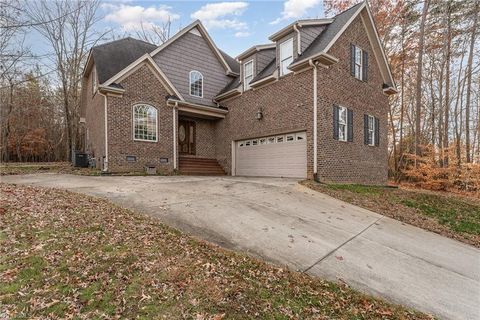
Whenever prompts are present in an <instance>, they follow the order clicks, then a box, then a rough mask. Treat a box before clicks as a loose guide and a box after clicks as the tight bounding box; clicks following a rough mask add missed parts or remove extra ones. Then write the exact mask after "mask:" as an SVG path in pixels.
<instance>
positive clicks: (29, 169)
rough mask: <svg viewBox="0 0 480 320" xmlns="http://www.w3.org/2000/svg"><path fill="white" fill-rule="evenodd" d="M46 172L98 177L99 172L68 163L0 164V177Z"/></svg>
mask: <svg viewBox="0 0 480 320" xmlns="http://www.w3.org/2000/svg"><path fill="white" fill-rule="evenodd" d="M48 172H55V173H72V174H81V175H100V171H99V170H96V169H91V168H76V167H73V166H72V164H71V163H70V162H43V163H42V162H40V163H39V162H12V163H2V164H0V176H4V175H17V174H32V173H48Z"/></svg>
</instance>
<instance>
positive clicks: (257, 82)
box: [250, 74, 277, 88]
mask: <svg viewBox="0 0 480 320" xmlns="http://www.w3.org/2000/svg"><path fill="white" fill-rule="evenodd" d="M276 79H277V77H276V76H275V74H272V75H269V76H268V77H265V78H263V79H260V80H257V81H255V82H250V87H252V88H255V87H258V86H259V85H260V84H262V83H264V82H268V81H272V80H276Z"/></svg>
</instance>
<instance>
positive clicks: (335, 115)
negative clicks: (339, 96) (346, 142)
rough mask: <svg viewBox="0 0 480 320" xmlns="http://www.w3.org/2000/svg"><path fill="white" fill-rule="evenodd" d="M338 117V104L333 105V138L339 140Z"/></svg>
mask: <svg viewBox="0 0 480 320" xmlns="http://www.w3.org/2000/svg"><path fill="white" fill-rule="evenodd" d="M338 118H339V108H338V106H337V105H333V139H335V140H338Z"/></svg>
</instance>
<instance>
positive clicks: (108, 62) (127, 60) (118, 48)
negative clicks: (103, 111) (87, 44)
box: [92, 37, 157, 83]
mask: <svg viewBox="0 0 480 320" xmlns="http://www.w3.org/2000/svg"><path fill="white" fill-rule="evenodd" d="M156 48H157V46H156V45H154V44H151V43H148V42H145V41H142V40H137V39H134V38H131V37H128V38H124V39H120V40H116V41H112V42H108V43H105V44H102V45H99V46H96V47H93V48H92V56H93V60H94V61H95V67H96V70H97V77H98V82H99V83H104V82H105V81H107V80H108V79H110V78H111V77H113V76H114V75H116V74H117V73H119V72H120V71H122V70H123V69H124V68H125V67H127V66H128V65H129V64H131V63H132V62H134V61H135V60H137V59H138V58H140V57H141V56H142V55H144V54H145V53H150V52H152V51H153V50H155V49H156Z"/></svg>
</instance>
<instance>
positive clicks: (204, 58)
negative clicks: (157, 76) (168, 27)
mask: <svg viewBox="0 0 480 320" xmlns="http://www.w3.org/2000/svg"><path fill="white" fill-rule="evenodd" d="M153 59H154V61H155V62H156V63H157V64H158V66H159V67H160V69H161V70H162V71H163V72H164V73H165V75H166V76H167V77H168V79H169V80H170V81H171V82H172V84H173V85H174V86H175V88H176V89H177V90H178V91H179V92H180V94H181V95H182V96H183V98H184V99H185V100H187V101H189V102H192V103H200V104H205V105H211V106H214V105H215V104H214V103H213V102H212V99H213V97H214V96H215V95H217V94H218V92H220V90H222V89H223V88H224V87H225V86H226V85H227V84H228V83H229V82H230V81H231V79H232V78H231V77H228V76H227V75H226V74H225V69H224V67H223V66H222V64H221V63H220V61H219V60H218V58H217V56H216V55H215V54H214V52H213V50H212V49H211V48H210V46H209V45H208V43H207V40H206V39H204V38H203V37H201V36H198V35H195V34H193V33H191V32H187V33H185V34H184V35H182V36H181V37H180V38H178V39H177V40H176V41H174V42H172V43H171V44H170V45H169V46H167V47H165V48H164V49H163V50H161V51H160V52H159V53H157V54H156V55H155V56H154V57H153ZM192 70H197V71H199V72H201V73H202V75H203V98H199V97H193V96H190V88H189V73H190V71H192Z"/></svg>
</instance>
